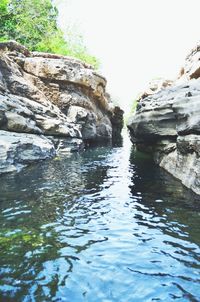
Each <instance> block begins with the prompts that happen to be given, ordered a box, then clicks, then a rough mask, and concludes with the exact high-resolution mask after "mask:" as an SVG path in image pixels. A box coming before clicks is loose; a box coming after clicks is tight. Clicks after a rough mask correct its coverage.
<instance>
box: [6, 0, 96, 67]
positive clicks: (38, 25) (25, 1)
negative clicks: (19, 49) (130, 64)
mask: <svg viewBox="0 0 200 302" xmlns="http://www.w3.org/2000/svg"><path fill="white" fill-rule="evenodd" d="M0 1H1V3H0V41H6V40H16V41H17V42H19V43H21V44H23V45H25V46H27V47H28V48H29V49H30V50H33V51H44V52H50V53H57V54H62V55H68V56H74V57H76V58H79V59H81V60H83V61H85V62H87V63H89V64H91V65H93V66H94V67H98V61H97V59H96V58H95V57H93V56H91V55H89V54H88V53H87V49H86V48H85V47H84V45H83V43H82V41H80V39H76V41H75V43H71V42H70V40H69V41H67V40H65V39H64V35H63V32H62V31H61V30H60V29H59V28H58V26H57V17H58V11H57V8H56V7H55V6H54V5H53V3H52V1H51V0H0Z"/></svg>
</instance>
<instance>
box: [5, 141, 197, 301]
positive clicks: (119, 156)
mask: <svg viewBox="0 0 200 302" xmlns="http://www.w3.org/2000/svg"><path fill="white" fill-rule="evenodd" d="M0 208H1V211H0V301H3V302H4V301H5V302H9V301H15V302H18V301H20V302H29V301H31V302H33V301H37V302H45V301H63V302H64V301H67V302H79V301H80V302H81V301H89V302H93V301H94V302H109V301H116V302H121V301H122V302H126V301H127V302H132V301H136V302H140V301H145V302H146V301H167V302H168V301H178V302H179V301H181V302H184V301H193V302H195V301H200V263H199V259H200V248H199V246H200V231H199V225H200V200H199V198H198V197H196V196H195V195H193V194H191V193H190V192H189V191H188V190H186V189H185V188H183V186H182V185H181V184H180V182H178V181H176V180H175V179H174V178H173V177H171V176H170V175H168V174H167V173H165V172H164V171H162V170H161V169H159V168H158V167H155V165H154V164H153V163H152V161H151V159H148V158H146V157H144V155H143V154H141V153H138V152H135V151H134V149H133V148H132V149H131V146H130V143H127V142H126V143H125V144H124V147H111V146H108V147H96V148H91V149H88V150H87V151H85V152H82V153H80V154H72V155H70V156H67V157H62V158H56V159H54V160H51V161H46V162H42V163H38V164H36V165H33V166H30V167H28V168H27V169H25V170H23V171H21V172H20V173H18V174H9V175H6V176H5V175H4V176H1V177H0Z"/></svg>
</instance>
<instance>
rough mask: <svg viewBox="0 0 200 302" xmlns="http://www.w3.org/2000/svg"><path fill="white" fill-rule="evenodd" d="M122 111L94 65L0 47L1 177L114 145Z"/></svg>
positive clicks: (17, 46) (16, 47) (12, 46)
mask: <svg viewBox="0 0 200 302" xmlns="http://www.w3.org/2000/svg"><path fill="white" fill-rule="evenodd" d="M119 110H120V109H119ZM119 110H118V109H116V108H115V106H114V105H113V103H112V102H111V101H110V97H109V95H108V94H107V93H106V79H105V78H104V77H102V76H101V75H100V74H98V73H97V72H96V71H95V70H94V69H93V68H92V67H91V66H90V65H88V64H85V63H83V62H81V61H79V60H78V59H73V58H69V57H65V56H60V55H54V54H48V53H38V52H30V51H29V50H28V49H26V48H25V47H23V46H22V45H20V44H18V43H16V42H12V41H11V42H8V43H0V173H4V172H9V171H14V170H17V169H19V168H21V167H23V166H24V165H26V164H27V163H29V162H33V161H35V160H40V159H45V158H49V157H52V156H55V155H56V154H57V153H58V152H64V151H65V152H66V151H70V150H79V149H80V148H82V147H83V144H84V141H87V142H90V141H93V142H94V141H97V140H110V139H111V138H112V134H113V133H114V132H120V129H121V127H122V119H121V117H120V119H119V116H118V112H119ZM116 119H118V121H117V120H116Z"/></svg>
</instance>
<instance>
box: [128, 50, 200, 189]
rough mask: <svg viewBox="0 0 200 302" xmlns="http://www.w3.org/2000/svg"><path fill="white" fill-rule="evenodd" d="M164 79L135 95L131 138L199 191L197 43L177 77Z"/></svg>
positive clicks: (199, 62)
mask: <svg viewBox="0 0 200 302" xmlns="http://www.w3.org/2000/svg"><path fill="white" fill-rule="evenodd" d="M165 82H166V81H165ZM167 83H168V84H167V85H165V86H164V85H162V83H161V84H159V85H158V86H157V88H155V89H154V91H152V90H151V89H150V91H148V92H146V93H143V95H142V97H141V98H140V99H139V101H138V105H137V109H136V112H135V114H134V115H133V116H132V117H131V119H130V120H129V123H128V128H129V130H130V135H131V140H132V141H133V143H136V144H137V146H138V148H141V149H142V150H143V151H148V152H152V153H153V155H154V159H155V161H156V163H158V164H159V165H160V166H161V167H163V168H164V169H166V170H167V171H168V172H169V173H171V174H172V175H174V176H175V177H176V178H178V179H180V180H181V181H182V183H183V184H184V185H185V186H186V187H188V188H190V189H192V190H193V191H194V192H195V193H197V194H200V44H198V45H197V47H196V48H194V49H193V50H192V51H191V52H190V54H189V55H188V56H187V58H186V62H185V65H184V67H183V68H182V70H181V72H180V76H179V78H178V79H177V80H176V81H174V82H169V81H168V82H167Z"/></svg>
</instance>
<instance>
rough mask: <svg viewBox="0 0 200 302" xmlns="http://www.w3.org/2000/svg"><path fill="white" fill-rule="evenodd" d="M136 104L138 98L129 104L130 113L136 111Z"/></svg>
mask: <svg viewBox="0 0 200 302" xmlns="http://www.w3.org/2000/svg"><path fill="white" fill-rule="evenodd" d="M137 104H138V100H134V101H133V103H132V106H131V113H134V112H135V111H136V108H137Z"/></svg>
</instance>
